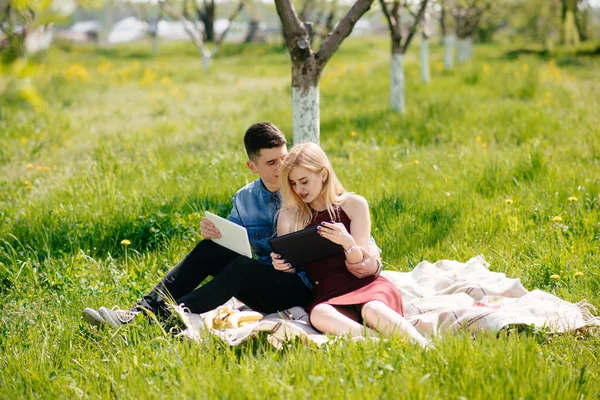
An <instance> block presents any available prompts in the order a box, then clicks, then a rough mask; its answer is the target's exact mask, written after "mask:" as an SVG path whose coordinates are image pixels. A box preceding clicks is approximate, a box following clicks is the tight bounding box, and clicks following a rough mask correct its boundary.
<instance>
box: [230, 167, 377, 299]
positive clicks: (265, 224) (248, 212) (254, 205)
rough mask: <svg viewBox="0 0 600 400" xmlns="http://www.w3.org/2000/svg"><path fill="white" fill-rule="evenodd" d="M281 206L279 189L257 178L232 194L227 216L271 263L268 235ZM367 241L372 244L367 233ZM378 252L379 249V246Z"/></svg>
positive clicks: (273, 232)
mask: <svg viewBox="0 0 600 400" xmlns="http://www.w3.org/2000/svg"><path fill="white" fill-rule="evenodd" d="M280 206H281V197H280V196H279V192H275V193H272V192H270V191H269V190H268V189H267V188H266V186H265V185H264V183H263V182H262V180H261V179H260V178H259V179H257V180H255V181H253V182H250V183H249V184H247V185H246V186H244V187H243V188H241V189H240V190H238V192H237V193H236V194H235V195H234V196H233V208H232V209H231V213H230V214H229V220H230V221H231V222H233V223H236V224H238V225H241V226H243V227H244V228H246V231H248V239H249V240H250V246H251V247H252V251H254V254H256V258H257V259H258V261H261V262H263V263H265V264H271V256H270V254H271V252H272V251H273V249H272V248H271V244H270V243H269V239H271V238H273V237H274V236H275V235H276V234H277V221H276V216H277V211H278V210H279V207H280ZM369 242H370V243H372V244H374V245H375V246H376V244H375V240H374V239H373V238H372V237H371V238H370V239H369ZM379 252H380V253H381V249H380V250H379ZM297 273H298V275H300V277H301V278H302V280H303V281H304V283H306V285H307V286H308V287H310V288H312V285H311V284H310V282H309V280H308V278H307V277H306V275H305V272H304V271H297Z"/></svg>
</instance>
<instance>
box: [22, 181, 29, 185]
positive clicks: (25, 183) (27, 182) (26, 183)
mask: <svg viewBox="0 0 600 400" xmlns="http://www.w3.org/2000/svg"><path fill="white" fill-rule="evenodd" d="M23 185H25V186H31V182H29V181H24V182H23Z"/></svg>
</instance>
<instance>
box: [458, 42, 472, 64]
mask: <svg viewBox="0 0 600 400" xmlns="http://www.w3.org/2000/svg"><path fill="white" fill-rule="evenodd" d="M472 48H473V40H472V39H471V38H464V39H458V42H457V50H458V57H457V58H458V63H459V64H463V63H465V62H467V61H468V60H470V59H471V56H472V55H473V50H472Z"/></svg>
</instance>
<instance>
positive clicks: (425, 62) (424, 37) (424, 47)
mask: <svg viewBox="0 0 600 400" xmlns="http://www.w3.org/2000/svg"><path fill="white" fill-rule="evenodd" d="M429 8H430V7H427V8H426V9H425V14H423V19H422V20H421V80H422V81H423V83H429V32H430V30H429V15H430V14H429Z"/></svg>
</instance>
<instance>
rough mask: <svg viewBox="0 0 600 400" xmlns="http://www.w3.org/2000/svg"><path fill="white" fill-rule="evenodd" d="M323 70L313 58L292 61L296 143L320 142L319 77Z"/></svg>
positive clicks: (293, 114)
mask: <svg viewBox="0 0 600 400" xmlns="http://www.w3.org/2000/svg"><path fill="white" fill-rule="evenodd" d="M320 75H321V71H320V69H319V68H318V67H317V65H316V63H315V62H314V60H313V59H309V60H306V61H304V62H299V63H292V121H293V132H294V144H298V143H304V142H313V143H319V138H320V134H321V129H320V113H319V79H320Z"/></svg>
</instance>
